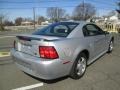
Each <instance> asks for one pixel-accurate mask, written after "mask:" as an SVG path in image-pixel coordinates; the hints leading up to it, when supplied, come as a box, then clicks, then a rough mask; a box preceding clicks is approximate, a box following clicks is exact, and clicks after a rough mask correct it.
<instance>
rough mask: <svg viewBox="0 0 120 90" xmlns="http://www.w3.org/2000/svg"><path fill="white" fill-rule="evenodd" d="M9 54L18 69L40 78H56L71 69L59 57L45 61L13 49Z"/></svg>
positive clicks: (66, 73)
mask: <svg viewBox="0 0 120 90" xmlns="http://www.w3.org/2000/svg"><path fill="white" fill-rule="evenodd" d="M11 55H12V57H13V59H14V60H15V63H16V65H17V66H18V68H19V69H21V70H22V71H24V72H26V73H28V74H30V75H32V76H35V77H38V78H41V79H46V80H50V79H56V78H59V77H62V76H65V75H68V74H69V72H70V69H71V67H70V66H71V65H69V64H63V61H62V60H60V59H55V60H51V61H46V60H44V59H41V58H39V57H34V56H31V55H28V54H25V53H22V52H19V51H16V50H14V49H12V50H11ZM70 64H71V63H70Z"/></svg>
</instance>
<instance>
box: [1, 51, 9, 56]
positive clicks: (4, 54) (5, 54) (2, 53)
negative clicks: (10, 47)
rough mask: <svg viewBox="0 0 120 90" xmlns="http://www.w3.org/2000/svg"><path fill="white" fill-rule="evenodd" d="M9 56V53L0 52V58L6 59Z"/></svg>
mask: <svg viewBox="0 0 120 90" xmlns="http://www.w3.org/2000/svg"><path fill="white" fill-rule="evenodd" d="M8 56H10V52H0V57H8Z"/></svg>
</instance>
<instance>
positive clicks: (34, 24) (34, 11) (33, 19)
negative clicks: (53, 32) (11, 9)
mask: <svg viewBox="0 0 120 90" xmlns="http://www.w3.org/2000/svg"><path fill="white" fill-rule="evenodd" d="M33 24H34V30H35V7H33Z"/></svg>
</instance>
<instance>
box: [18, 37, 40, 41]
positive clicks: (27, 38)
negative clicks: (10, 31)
mask: <svg viewBox="0 0 120 90" xmlns="http://www.w3.org/2000/svg"><path fill="white" fill-rule="evenodd" d="M16 37H17V38H18V39H20V40H25V41H31V40H41V39H40V38H36V37H28V36H16Z"/></svg>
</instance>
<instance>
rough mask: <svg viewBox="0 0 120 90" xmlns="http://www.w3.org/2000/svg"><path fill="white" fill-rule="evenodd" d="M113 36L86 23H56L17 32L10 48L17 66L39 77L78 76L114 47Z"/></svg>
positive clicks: (74, 77) (75, 77)
mask: <svg viewBox="0 0 120 90" xmlns="http://www.w3.org/2000/svg"><path fill="white" fill-rule="evenodd" d="M113 43H114V37H113V36H112V35H111V34H109V33H108V32H106V31H103V30H102V29H101V28H99V27H98V26H97V25H95V24H93V23H87V22H83V21H80V22H58V23H54V24H51V25H49V26H46V27H44V28H42V29H40V30H37V31H36V32H34V33H33V34H31V35H18V36H16V40H15V41H14V48H13V49H12V50H11V55H12V56H13V58H14V60H15V62H16V65H17V66H18V67H19V68H20V69H21V70H22V71H24V72H26V73H28V74H30V75H33V76H35V77H38V78H42V79H47V80H50V79H56V78H59V77H63V76H66V75H70V76H71V77H72V78H73V79H79V78H80V77H81V76H83V75H84V73H85V71H86V67H87V65H89V64H90V63H92V62H93V61H95V60H96V59H97V58H99V57H100V56H101V55H103V54H105V53H106V52H111V51H112V50H113Z"/></svg>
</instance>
